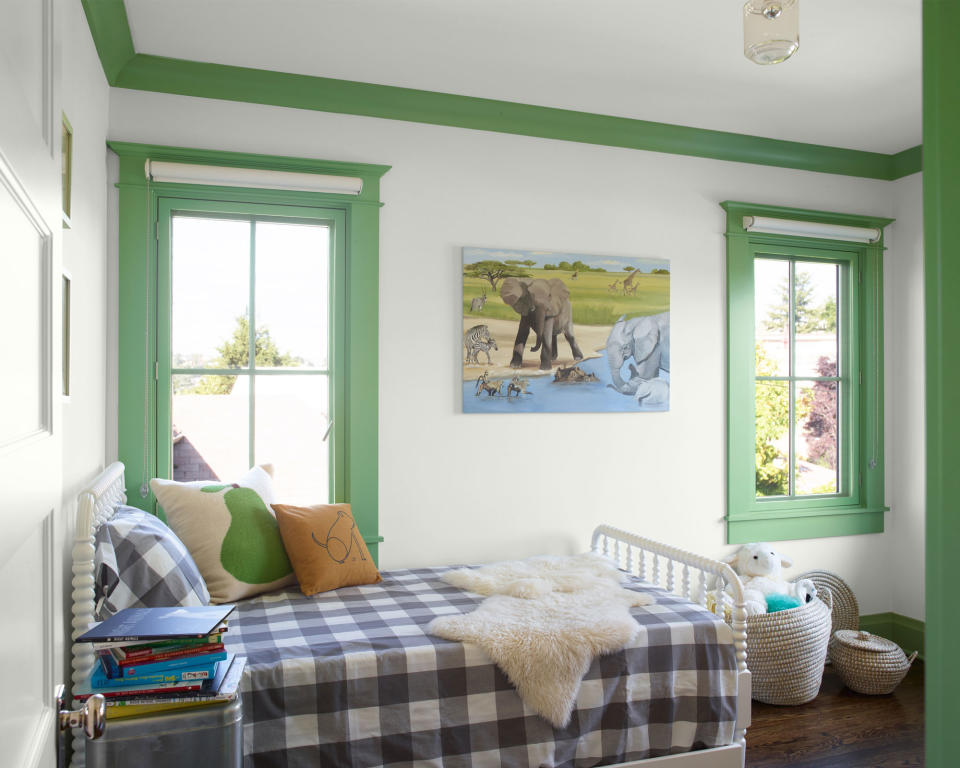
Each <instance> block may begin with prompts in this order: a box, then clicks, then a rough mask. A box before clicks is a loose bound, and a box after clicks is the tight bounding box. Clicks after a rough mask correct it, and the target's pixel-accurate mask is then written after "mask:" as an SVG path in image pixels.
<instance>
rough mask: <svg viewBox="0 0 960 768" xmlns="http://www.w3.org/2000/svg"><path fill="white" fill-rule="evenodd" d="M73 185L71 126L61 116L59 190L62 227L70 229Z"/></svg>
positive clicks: (65, 118) (64, 116)
mask: <svg viewBox="0 0 960 768" xmlns="http://www.w3.org/2000/svg"><path fill="white" fill-rule="evenodd" d="M72 184H73V126H71V125H70V121H69V120H67V116H66V115H63V122H62V123H61V126H60V190H61V195H62V199H63V226H64V227H65V228H66V229H69V228H70V210H71V199H70V195H71V192H72V189H71V187H72Z"/></svg>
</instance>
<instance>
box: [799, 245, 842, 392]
mask: <svg viewBox="0 0 960 768" xmlns="http://www.w3.org/2000/svg"><path fill="white" fill-rule="evenodd" d="M794 270H795V271H794V278H793V295H794V328H795V330H796V335H795V337H794V344H795V345H796V362H795V365H796V367H795V369H794V375H795V376H800V377H805V376H836V371H837V296H838V290H837V281H838V278H839V274H840V266H839V265H838V264H822V263H812V262H807V261H798V262H796V266H795V267H794Z"/></svg>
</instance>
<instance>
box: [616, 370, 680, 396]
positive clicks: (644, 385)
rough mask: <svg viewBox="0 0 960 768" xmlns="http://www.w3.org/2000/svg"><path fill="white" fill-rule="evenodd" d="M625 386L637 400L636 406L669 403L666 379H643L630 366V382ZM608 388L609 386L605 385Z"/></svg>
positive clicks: (668, 386)
mask: <svg viewBox="0 0 960 768" xmlns="http://www.w3.org/2000/svg"><path fill="white" fill-rule="evenodd" d="M627 385H628V386H629V388H630V389H632V390H633V392H632V393H631V394H633V395H635V396H636V398H637V405H668V404H669V403H670V383H669V382H668V381H667V380H666V379H661V378H656V379H644V378H641V376H640V374H639V373H637V369H636V368H634V367H633V365H631V366H630V380H629V381H627ZM607 386H609V385H607Z"/></svg>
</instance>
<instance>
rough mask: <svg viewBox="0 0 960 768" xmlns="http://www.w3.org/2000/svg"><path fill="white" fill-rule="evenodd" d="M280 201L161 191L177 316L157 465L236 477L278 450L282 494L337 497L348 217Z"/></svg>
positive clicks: (163, 253)
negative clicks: (337, 371) (336, 404)
mask: <svg viewBox="0 0 960 768" xmlns="http://www.w3.org/2000/svg"><path fill="white" fill-rule="evenodd" d="M268 210H271V209H270V207H269V206H264V205H252V206H251V205H244V204H237V203H233V204H225V203H219V202H216V201H203V202H198V201H184V200H166V199H161V201H160V212H159V219H158V224H159V232H160V237H159V248H158V256H159V266H160V270H159V274H160V276H161V277H160V282H159V294H160V296H162V297H164V299H165V301H164V305H165V306H166V305H167V304H169V307H170V311H169V318H170V320H169V323H166V322H165V323H163V324H162V325H161V326H160V328H159V336H158V338H159V342H160V344H159V350H158V358H159V363H160V366H159V367H160V371H159V373H160V397H159V398H158V403H159V404H160V408H159V411H158V422H159V425H160V426H162V427H164V428H161V429H158V432H157V438H158V441H159V442H158V446H157V454H158V459H159V465H158V473H160V474H164V475H169V476H171V477H172V478H173V479H174V480H181V481H192V480H201V479H208V478H211V477H213V478H217V479H220V480H229V479H230V478H234V477H238V476H240V475H241V474H242V473H243V472H244V471H246V469H247V467H249V466H251V465H252V464H255V463H270V464H273V465H274V466H275V471H276V477H275V487H276V490H277V495H278V498H282V499H285V500H288V501H289V503H291V504H314V503H318V502H326V501H328V500H332V499H331V490H332V489H333V487H334V485H335V484H334V483H333V482H331V470H333V471H335V470H336V468H337V466H338V465H339V462H337V461H335V454H334V453H333V452H331V451H330V450H329V447H330V445H331V443H330V441H329V440H328V437H329V435H330V433H331V432H332V426H333V418H332V413H333V409H332V405H333V396H334V393H335V391H336V389H338V387H339V383H337V384H336V386H334V383H333V382H332V381H331V379H332V377H333V370H332V367H331V365H330V362H331V355H330V351H331V347H332V344H331V329H332V327H333V326H338V325H340V324H342V317H340V318H335V317H334V316H333V308H334V303H333V302H332V301H331V284H332V282H333V279H334V277H335V274H336V273H339V272H340V271H341V270H342V269H343V265H342V258H337V255H338V254H337V248H336V246H337V244H338V243H339V241H340V235H341V230H342V228H343V217H342V215H340V214H339V212H337V211H325V210H323V209H303V210H300V211H299V212H298V213H299V215H298V216H292V215H290V210H289V209H282V208H278V209H276V210H274V211H273V212H274V213H276V214H279V215H276V216H268V215H266V212H267V211H268ZM340 251H341V254H340V255H341V256H342V248H341V249H340ZM167 297H169V298H168V299H167ZM341 314H342V313H341ZM167 403H169V404H170V407H169V410H167V408H166V404H167ZM161 419H162V421H161Z"/></svg>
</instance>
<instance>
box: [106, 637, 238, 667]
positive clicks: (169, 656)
mask: <svg viewBox="0 0 960 768" xmlns="http://www.w3.org/2000/svg"><path fill="white" fill-rule="evenodd" d="M118 650H119V649H118ZM222 650H223V643H203V644H201V645H193V646H189V647H187V648H179V649H177V650H173V651H164V652H163V653H142V654H137V655H133V654H129V653H128V654H127V655H126V656H122V657H120V658H117V656H118V654H114V658H115V659H117V663H118V664H119V665H120V669H124V668H126V667H131V666H133V665H135V664H156V663H159V662H161V661H173V660H174V659H186V658H190V657H193V656H206V655H208V654H211V653H220V652H221V651H222Z"/></svg>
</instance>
